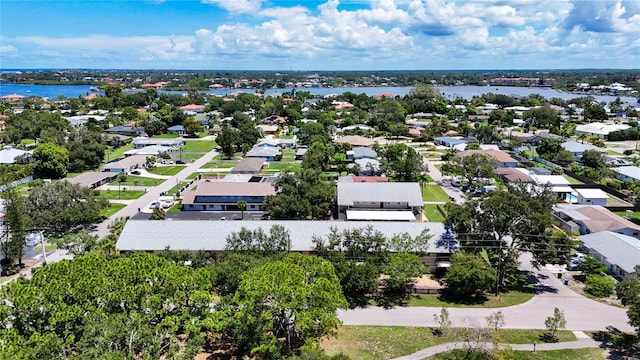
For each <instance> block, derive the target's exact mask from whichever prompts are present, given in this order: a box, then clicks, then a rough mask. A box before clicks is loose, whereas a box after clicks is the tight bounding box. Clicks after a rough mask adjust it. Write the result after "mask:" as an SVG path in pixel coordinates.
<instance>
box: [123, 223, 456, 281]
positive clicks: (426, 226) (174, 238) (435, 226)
mask: <svg viewBox="0 0 640 360" xmlns="http://www.w3.org/2000/svg"><path fill="white" fill-rule="evenodd" d="M274 225H280V226H283V227H284V228H285V229H286V230H287V231H288V232H289V235H290V238H291V248H290V251H292V252H300V253H305V254H309V253H313V250H314V248H315V243H314V239H326V238H327V236H328V235H329V234H331V232H332V230H333V229H335V230H337V231H344V230H352V229H364V228H366V227H368V226H370V227H372V228H373V230H375V231H379V232H381V233H382V234H383V235H384V236H385V237H387V238H391V237H393V236H396V235H404V234H408V235H409V236H411V237H414V238H415V237H417V236H418V235H421V234H422V232H423V231H425V230H428V233H429V234H430V235H431V236H432V237H431V239H430V240H429V244H428V247H427V251H426V254H425V255H424V256H423V257H421V259H422V260H423V261H424V262H425V263H427V264H429V265H430V267H431V268H432V270H435V268H436V263H440V264H441V266H446V261H447V260H448V259H449V257H450V254H451V253H453V252H455V251H457V250H458V249H459V247H458V243H457V240H456V239H455V237H454V236H452V234H451V233H450V232H449V231H448V230H447V229H446V228H445V226H444V224H442V223H437V222H413V223H407V222H375V223H371V222H368V221H299V220H279V221H270V220H269V221H266V220H265V221H211V220H173V221H149V220H129V221H127V223H126V225H125V226H124V229H123V230H122V233H121V234H120V237H119V238H118V241H117V243H116V248H117V249H118V250H120V251H121V252H135V251H145V252H154V251H155V252H160V251H165V250H166V249H169V250H172V251H190V252H197V251H206V252H209V253H211V254H212V255H214V256H216V255H217V254H220V253H221V252H222V251H224V250H225V247H226V239H227V237H228V236H229V235H231V234H232V233H238V232H239V231H240V230H242V229H243V228H244V229H247V230H258V229H262V230H263V231H264V232H266V233H268V232H269V230H270V229H271V227H272V226H274ZM390 251H393V249H390Z"/></svg>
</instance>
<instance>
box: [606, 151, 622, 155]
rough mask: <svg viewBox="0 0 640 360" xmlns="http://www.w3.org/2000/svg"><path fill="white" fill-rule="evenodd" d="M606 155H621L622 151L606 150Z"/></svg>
mask: <svg viewBox="0 0 640 360" xmlns="http://www.w3.org/2000/svg"><path fill="white" fill-rule="evenodd" d="M607 155H622V153H619V152H617V151H613V150H607Z"/></svg>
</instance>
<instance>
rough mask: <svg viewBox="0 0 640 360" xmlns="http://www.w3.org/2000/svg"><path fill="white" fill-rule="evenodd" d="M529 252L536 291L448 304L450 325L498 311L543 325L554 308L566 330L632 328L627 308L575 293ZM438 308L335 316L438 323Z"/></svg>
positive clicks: (512, 320)
mask: <svg viewBox="0 0 640 360" xmlns="http://www.w3.org/2000/svg"><path fill="white" fill-rule="evenodd" d="M528 259H530V255H529V254H525V255H524V256H523V257H522V258H521V261H522V264H523V265H522V266H521V267H520V268H521V269H524V270H525V271H530V274H531V276H530V277H531V279H532V280H533V281H534V282H535V283H536V289H537V295H536V296H534V297H533V298H532V299H531V300H529V301H527V302H526V303H524V304H520V305H515V306H510V307H504V308H495V309H487V308H449V309H448V310H449V317H450V319H451V322H452V323H453V326H454V327H455V326H461V325H462V324H466V323H478V324H485V323H486V320H485V318H486V317H487V316H489V315H491V314H492V313H495V312H497V311H501V312H502V313H503V315H504V320H505V324H504V326H503V327H504V328H505V329H544V328H545V325H544V320H545V319H546V318H547V317H549V316H551V315H553V309H554V308H555V307H558V308H559V309H561V310H563V312H564V316H565V319H566V320H567V330H578V331H587V330H609V329H611V328H615V329H618V330H621V331H634V330H633V328H632V327H631V326H630V325H629V324H628V318H627V314H626V310H625V309H623V308H619V307H615V306H610V305H606V304H602V303H600V302H597V301H595V300H591V299H589V298H587V297H585V296H582V295H580V294H577V293H575V292H574V291H572V290H571V289H569V287H567V286H565V285H564V284H563V283H562V279H558V278H557V277H556V275H555V274H552V273H551V272H550V271H548V270H547V269H541V270H536V269H533V267H532V266H531V265H529V260H528ZM440 310H441V308H435V307H394V308H383V307H377V306H370V307H366V308H357V309H350V310H339V311H338V316H339V317H340V320H342V322H343V324H344V325H371V326H374V325H386V326H425V327H427V326H428V327H434V326H437V324H436V322H435V321H434V319H433V315H434V314H439V313H440Z"/></svg>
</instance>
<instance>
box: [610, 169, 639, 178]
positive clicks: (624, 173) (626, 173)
mask: <svg viewBox="0 0 640 360" xmlns="http://www.w3.org/2000/svg"><path fill="white" fill-rule="evenodd" d="M611 170H613V172H615V173H616V179H618V180H622V181H640V166H619V167H615V168H611Z"/></svg>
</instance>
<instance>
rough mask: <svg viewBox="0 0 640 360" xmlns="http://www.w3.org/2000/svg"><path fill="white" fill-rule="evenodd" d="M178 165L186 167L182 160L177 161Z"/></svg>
mask: <svg viewBox="0 0 640 360" xmlns="http://www.w3.org/2000/svg"><path fill="white" fill-rule="evenodd" d="M176 164H179V165H184V161H182V160H177V161H176Z"/></svg>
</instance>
